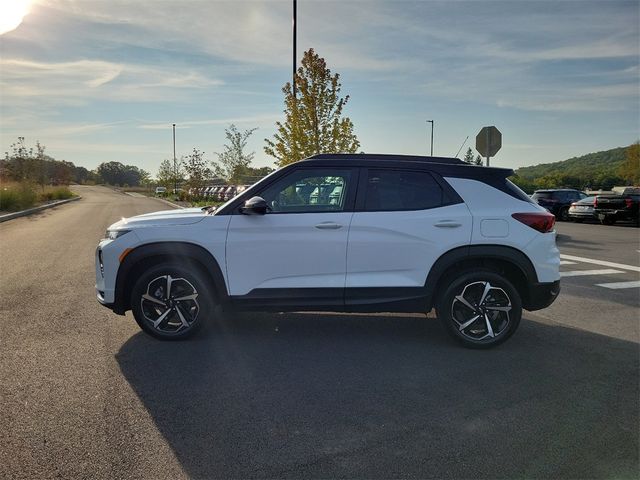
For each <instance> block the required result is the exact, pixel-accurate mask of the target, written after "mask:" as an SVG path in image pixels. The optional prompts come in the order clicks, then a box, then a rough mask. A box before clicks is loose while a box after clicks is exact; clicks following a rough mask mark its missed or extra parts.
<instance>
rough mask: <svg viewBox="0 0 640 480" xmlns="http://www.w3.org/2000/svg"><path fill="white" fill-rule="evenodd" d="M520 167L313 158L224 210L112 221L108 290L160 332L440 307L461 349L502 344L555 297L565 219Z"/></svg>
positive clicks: (102, 254)
mask: <svg viewBox="0 0 640 480" xmlns="http://www.w3.org/2000/svg"><path fill="white" fill-rule="evenodd" d="M512 173H513V172H512V171H511V170H509V169H500V168H486V167H478V166H470V165H467V164H465V163H464V162H462V161H460V160H458V159H453V158H435V157H413V156H399V155H368V154H356V155H338V154H336V155H316V156H314V157H311V158H309V159H307V160H303V161H301V162H298V163H295V164H292V165H289V166H287V167H285V168H282V169H280V170H277V171H276V172H274V173H272V174H271V175H269V176H268V177H266V178H264V179H263V180H262V181H260V182H259V183H257V184H255V185H253V186H252V187H250V188H248V189H247V190H245V191H244V192H243V193H242V194H240V195H238V196H237V197H235V198H233V199H231V200H229V201H228V202H227V203H226V204H224V205H222V206H221V207H220V208H219V209H217V210H216V211H211V210H210V209H198V208H193V209H185V210H170V211H163V212H156V213H150V214H146V215H140V216H137V217H132V218H129V219H123V220H122V221H120V222H117V223H115V224H113V225H111V226H110V227H109V229H108V231H107V235H106V238H105V239H103V240H102V241H101V242H100V244H99V245H98V249H97V251H96V280H97V285H96V289H97V293H98V300H99V301H100V303H102V304H103V305H105V306H107V307H109V308H111V309H112V310H113V311H114V312H115V313H118V314H124V313H125V312H126V311H127V310H132V311H133V315H134V317H135V319H136V321H137V322H138V324H139V325H140V327H141V328H142V329H143V330H144V331H145V332H147V333H149V334H151V335H153V336H155V337H158V338H162V339H180V338H184V337H187V336H189V335H191V334H193V333H194V332H195V331H197V330H198V329H199V328H200V327H202V326H203V325H204V324H205V323H206V322H209V321H213V320H215V317H216V316H217V315H220V314H221V311H222V310H261V311H266V310H269V311H280V312H282V311H300V310H312V311H319V310H323V311H340V312H428V311H430V310H431V309H432V308H433V307H435V309H436V313H437V315H438V317H439V319H440V320H441V321H442V322H443V324H444V326H445V327H446V329H447V331H449V333H451V334H452V335H453V337H454V338H456V339H457V340H459V341H461V342H462V343H463V344H464V345H466V346H469V347H476V348H486V347H490V346H493V345H497V344H499V343H501V342H503V341H504V340H506V339H507V338H509V337H510V336H511V335H512V334H513V333H514V332H515V330H516V329H517V327H518V324H519V322H520V317H521V315H522V309H523V308H524V309H527V310H537V309H541V308H544V307H546V306H548V305H550V304H551V303H552V302H553V301H554V300H555V298H556V297H557V295H558V293H559V291H560V281H559V279H560V274H559V265H560V258H559V252H558V249H557V248H556V242H555V231H553V226H554V216H553V215H551V214H549V213H548V212H547V211H545V210H544V209H543V208H542V207H540V206H538V205H536V204H534V203H532V201H531V200H530V199H529V197H528V196H527V195H525V194H524V193H523V192H522V191H521V190H520V189H518V188H517V187H516V186H515V185H513V184H512V183H511V182H510V181H509V180H508V179H507V177H508V176H509V175H511V174H512ZM217 307H222V308H217Z"/></svg>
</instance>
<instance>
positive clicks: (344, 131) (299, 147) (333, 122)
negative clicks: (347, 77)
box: [264, 48, 360, 166]
mask: <svg viewBox="0 0 640 480" xmlns="http://www.w3.org/2000/svg"><path fill="white" fill-rule="evenodd" d="M339 80H340V75H339V74H338V73H336V74H335V75H331V70H329V69H328V68H327V64H326V62H325V60H324V59H323V58H321V57H320V56H319V55H318V54H316V53H315V52H314V50H313V48H311V49H309V50H308V51H306V52H305V53H304V57H303V59H302V65H301V67H300V68H298V71H297V72H296V75H295V81H296V86H297V88H298V92H299V96H298V97H296V96H294V95H293V88H292V85H291V84H290V83H289V82H287V83H286V84H285V85H284V87H283V88H282V92H283V93H284V104H285V110H284V114H285V121H284V123H281V122H276V127H277V133H276V134H275V135H274V138H273V141H272V140H269V139H265V142H266V143H267V145H266V146H265V147H264V151H265V153H266V154H267V155H270V156H272V157H274V158H275V159H276V163H277V164H278V165H279V166H284V165H288V164H290V163H293V162H297V161H298V160H301V159H303V158H306V157H309V156H311V155H315V154H317V153H356V152H357V151H358V148H360V142H359V141H358V138H357V136H356V135H355V133H354V132H353V122H352V121H351V119H350V118H349V117H344V118H343V117H342V110H343V109H344V106H345V105H346V104H347V102H348V101H349V95H347V96H345V97H344V98H342V97H340V90H341V88H342V85H341V84H340V82H339Z"/></svg>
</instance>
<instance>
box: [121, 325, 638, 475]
mask: <svg viewBox="0 0 640 480" xmlns="http://www.w3.org/2000/svg"><path fill="white" fill-rule="evenodd" d="M235 317H236V318H233V319H232V320H228V321H227V322H225V324H224V325H216V326H215V327H212V328H210V329H209V330H208V331H207V332H206V333H205V334H204V335H202V336H200V337H198V338H196V339H194V340H191V341H186V342H177V343H170V342H160V341H156V340H153V339H151V338H150V337H148V336H146V335H144V334H142V333H139V334H136V335H135V336H133V337H132V338H131V339H129V340H128V341H127V342H126V343H125V344H124V345H123V346H122V348H121V349H120V351H119V353H118V354H117V361H118V362H119V365H120V368H121V370H122V373H123V374H124V376H125V378H126V379H127V380H128V382H129V383H130V384H131V386H132V387H133V389H134V390H135V392H136V393H137V395H138V397H139V398H140V400H141V401H142V403H143V404H144V406H145V407H146V408H147V410H148V411H149V413H150V415H151V417H152V418H153V420H154V421H155V423H156V425H157V428H158V429H159V431H160V432H161V433H162V434H163V436H164V437H165V438H166V440H167V441H168V443H169V445H170V446H171V447H172V449H173V450H174V451H175V454H176V457H177V458H178V460H179V461H180V462H181V464H182V466H183V468H184V469H185V471H186V472H187V474H188V475H190V476H192V477H199V478H202V477H207V478H252V477H253V478H255V477H258V478H265V477H271V478H272V477H290V478H300V477H314V478H315V477H323V478H334V477H342V478H344V477H349V478H353V477H360V478H390V477H417V478H427V477H449V478H461V477H464V478H479V477H484V478H486V477H491V478H497V477H503V478H506V477H509V478H513V477H546V478H549V477H562V478H589V477H615V478H624V477H630V478H631V477H633V476H634V475H635V474H637V468H638V433H639V432H638V420H639V411H638V398H639V397H638V395H639V389H638V353H639V349H638V345H637V344H635V343H630V342H624V341H620V340H616V339H612V338H609V337H604V336H599V335H594V334H590V333H587V332H583V331H579V330H573V329H568V328H564V327H559V326H549V325H546V324H541V323H536V322H533V321H523V323H522V324H521V326H520V331H519V332H518V333H517V334H516V335H515V336H514V337H513V338H512V339H511V340H510V341H508V342H507V343H506V344H504V345H502V346H501V347H499V348H497V349H494V350H490V351H472V350H467V349H464V348H461V347H459V346H458V345H457V344H455V343H453V341H451V340H449V338H448V337H447V336H446V334H445V333H444V331H443V330H442V328H441V327H440V325H439V324H438V322H437V320H433V319H425V318H414V317H398V316H396V317H385V316H344V315H325V316H321V315H316V314H289V315H266V314H264V315H263V314H260V315H243V316H235ZM149 448H153V446H151V445H150V446H149Z"/></svg>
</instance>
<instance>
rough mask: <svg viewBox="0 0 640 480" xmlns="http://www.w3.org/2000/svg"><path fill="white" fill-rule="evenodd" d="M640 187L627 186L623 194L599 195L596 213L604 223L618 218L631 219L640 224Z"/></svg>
mask: <svg viewBox="0 0 640 480" xmlns="http://www.w3.org/2000/svg"><path fill="white" fill-rule="evenodd" d="M638 205H640V187H630V188H626V189H625V190H624V191H623V193H622V195H598V196H597V197H596V200H595V203H594V209H595V215H596V217H597V218H598V220H600V222H601V223H602V224H603V225H613V224H614V223H615V222H617V221H618V220H631V221H633V222H635V223H636V225H640V209H639V208H638Z"/></svg>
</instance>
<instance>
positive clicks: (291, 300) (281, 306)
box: [230, 287, 431, 313]
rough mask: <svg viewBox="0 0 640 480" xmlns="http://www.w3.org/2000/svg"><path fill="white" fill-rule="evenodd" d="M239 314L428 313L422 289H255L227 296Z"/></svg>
mask: <svg viewBox="0 0 640 480" xmlns="http://www.w3.org/2000/svg"><path fill="white" fill-rule="evenodd" d="M230 299H231V305H232V307H233V308H235V309H237V310H243V311H270V312H294V311H325V312H369V313H373V312H398V313H400V312H401V313H409V312H411V313H424V312H427V311H429V310H430V309H431V306H430V305H428V302H427V292H426V291H425V289H424V288H422V287H392V288H387V287H372V288H347V289H342V288H259V289H256V290H252V291H251V292H249V293H248V294H247V295H235V296H231V297H230Z"/></svg>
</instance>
